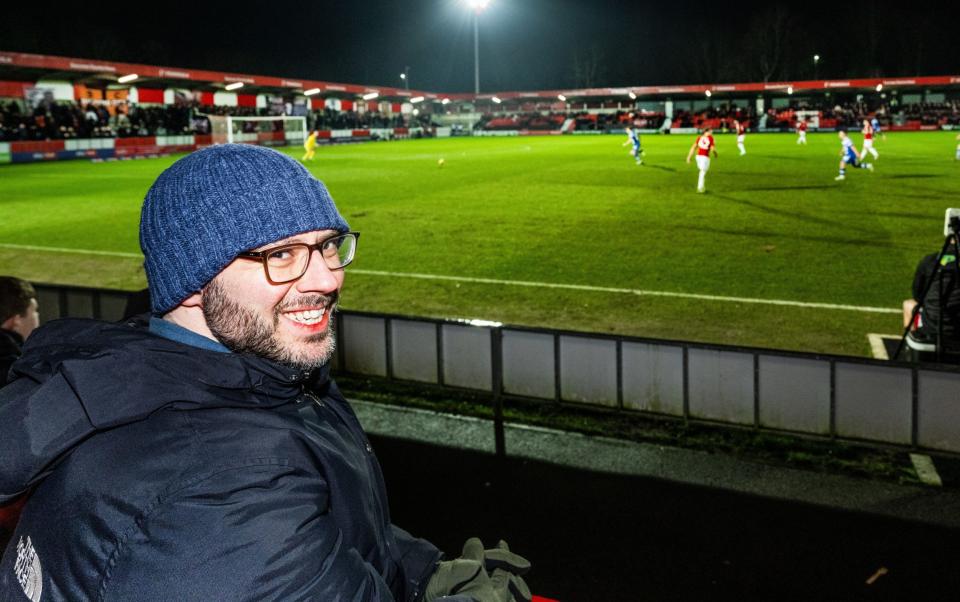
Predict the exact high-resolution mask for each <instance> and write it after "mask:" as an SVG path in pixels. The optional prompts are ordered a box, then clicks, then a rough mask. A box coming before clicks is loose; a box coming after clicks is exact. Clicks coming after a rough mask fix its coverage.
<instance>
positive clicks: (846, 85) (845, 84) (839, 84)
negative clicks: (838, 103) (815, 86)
mask: <svg viewBox="0 0 960 602" xmlns="http://www.w3.org/2000/svg"><path fill="white" fill-rule="evenodd" d="M823 87H824V88H849V87H850V82H823Z"/></svg>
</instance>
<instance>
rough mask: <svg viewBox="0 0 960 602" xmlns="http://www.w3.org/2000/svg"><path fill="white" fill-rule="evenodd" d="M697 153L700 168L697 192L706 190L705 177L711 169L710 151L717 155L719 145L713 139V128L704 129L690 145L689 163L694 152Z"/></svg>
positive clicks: (698, 167)
mask: <svg viewBox="0 0 960 602" xmlns="http://www.w3.org/2000/svg"><path fill="white" fill-rule="evenodd" d="M694 152H696V153H697V169H699V170H700V178H699V179H698V180H697V192H706V188H704V179H706V177H707V171H709V169H710V153H711V152H713V156H714V157H716V156H717V146H716V144H715V143H714V141H713V128H707V129H705V130H703V133H702V134H700V135H699V136H697V141H696V142H694V143H693V146H691V147H690V152H689V153H687V163H689V162H690V159H692V158H693V153H694Z"/></svg>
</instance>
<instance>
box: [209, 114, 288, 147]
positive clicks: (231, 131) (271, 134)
mask: <svg viewBox="0 0 960 602" xmlns="http://www.w3.org/2000/svg"><path fill="white" fill-rule="evenodd" d="M206 117H207V119H209V120H210V133H211V134H212V135H213V142H214V144H222V143H224V142H230V143H233V142H255V143H257V144H262V145H265V146H285V145H287V144H302V143H303V141H304V140H306V139H307V118H306V117H303V116H287V115H272V116H269V117H238V116H234V115H207V116H206Z"/></svg>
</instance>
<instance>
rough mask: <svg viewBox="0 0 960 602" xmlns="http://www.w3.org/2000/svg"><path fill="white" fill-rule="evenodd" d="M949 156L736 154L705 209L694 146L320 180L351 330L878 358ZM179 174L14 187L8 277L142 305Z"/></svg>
mask: <svg viewBox="0 0 960 602" xmlns="http://www.w3.org/2000/svg"><path fill="white" fill-rule="evenodd" d="M954 136H955V135H954V134H953V133H950V132H923V133H893V134H890V135H888V137H887V138H886V139H880V140H878V141H877V144H876V147H877V149H878V151H879V152H880V158H879V160H877V161H876V162H875V163H876V170H875V171H874V172H873V173H869V172H867V171H866V170H860V169H848V170H847V179H846V181H843V182H837V181H834V176H836V175H837V162H838V160H839V149H840V144H839V140H838V139H837V136H836V134H832V133H831V134H826V133H824V134H811V135H809V136H808V139H809V144H808V145H807V146H805V147H804V146H797V145H796V144H795V141H796V137H795V136H794V135H792V134H764V135H761V134H753V135H748V136H747V140H746V147H747V151H748V153H747V155H746V156H742V157H741V156H738V154H737V149H736V144H735V140H734V137H733V136H732V135H720V136H717V148H718V151H719V155H720V156H719V158H716V159H714V160H713V164H712V166H711V170H710V172H709V174H708V176H707V182H706V183H707V193H706V194H697V192H696V182H697V171H696V168H695V166H693V165H688V164H686V163H685V157H686V153H687V150H688V149H689V147H690V145H691V144H692V142H693V138H694V137H693V136H688V135H682V136H681V135H659V136H655V135H646V136H643V147H644V149H645V151H646V156H645V157H644V165H642V166H637V165H635V164H634V163H633V160H632V158H631V157H630V156H629V155H628V153H627V149H626V147H623V146H621V142H623V141H624V140H625V137H621V136H562V137H561V136H531V137H521V138H515V137H511V138H480V139H476V138H472V139H456V138H455V139H443V140H409V141H397V142H377V143H363V144H351V145H340V146H329V147H322V148H318V151H317V155H316V159H315V160H314V161H313V162H311V163H310V164H309V165H308V167H309V169H310V170H311V171H312V172H313V173H314V174H315V175H316V176H317V177H318V178H320V179H321V180H323V181H324V182H325V183H326V184H327V186H328V187H329V189H330V191H331V193H332V195H333V197H334V198H335V199H336V201H337V204H338V205H339V207H340V209H341V211H342V212H343V214H344V215H345V216H346V218H347V220H348V221H349V222H350V225H351V227H352V228H353V229H354V230H358V231H360V232H362V237H361V239H360V245H359V249H358V254H357V259H356V261H355V262H354V264H353V265H352V266H350V267H349V268H347V270H348V273H347V281H346V285H345V287H344V292H343V302H342V303H343V306H344V307H346V308H349V309H354V310H366V311H375V312H384V313H390V314H402V315H410V316H431V317H442V318H466V319H484V320H494V321H499V322H504V323H507V324H513V325H530V326H545V327H551V328H563V329H571V330H583V331H592V332H604V333H619V334H627V335H635V336H646V337H655V338H667V339H678V340H691V341H704V342H712V343H723V344H738V345H750V346H759V347H769V348H777V349H794V350H804V351H816V352H826V353H841V354H853V355H869V354H870V346H869V344H868V339H867V335H868V333H888V334H895V333H898V332H899V331H900V330H901V326H900V324H901V317H900V309H899V308H900V304H901V302H902V300H903V299H905V298H907V297H908V296H909V295H910V285H911V281H912V278H913V271H914V268H915V267H916V264H917V262H918V261H919V260H920V258H921V257H922V256H924V255H926V254H927V253H932V252H935V251H937V250H939V248H940V246H941V244H942V242H943V235H942V227H943V214H944V210H945V208H947V207H950V206H960V177H958V176H960V162H956V161H954V148H955V144H956V143H955V141H954ZM853 138H854V140H855V141H856V142H857V143H858V144H859V142H860V139H861V137H860V135H859V134H854V135H853ZM285 152H287V153H289V154H290V155H291V156H295V157H297V158H298V159H299V156H300V154H301V153H302V150H301V149H299V148H289V149H285ZM176 158H178V157H177V156H172V157H161V158H155V159H142V160H131V161H114V162H103V163H91V162H89V161H79V160H78V161H65V162H50V163H34V164H23V165H5V166H2V167H0V273H4V274H13V275H17V276H20V277H23V278H27V279H30V280H32V281H34V282H41V283H58V284H72V285H80V286H93V287H104V288H121V289H130V290H134V289H139V288H142V287H144V286H145V278H144V275H143V271H142V268H141V266H140V264H141V261H142V258H141V257H140V253H139V244H138V238H137V224H138V221H139V210H140V204H141V202H142V199H143V196H144V194H145V192H146V190H147V189H148V187H149V186H150V184H151V183H152V181H153V180H154V179H155V178H156V176H157V175H158V174H159V173H160V172H161V171H162V170H163V169H165V168H166V167H167V166H169V165H170V164H171V163H172V162H173V161H174V160H176ZM440 159H443V160H444V161H443V164H442V165H440V164H439V160H440ZM41 311H42V308H41Z"/></svg>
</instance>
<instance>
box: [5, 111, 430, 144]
mask: <svg viewBox="0 0 960 602" xmlns="http://www.w3.org/2000/svg"><path fill="white" fill-rule="evenodd" d="M282 114H283V109H277V108H260V109H256V108H253V107H226V106H201V105H199V104H198V103H197V102H195V101H190V102H181V103H177V104H174V105H162V106H161V105H137V104H130V103H125V102H124V103H116V104H113V105H108V104H105V103H93V102H91V103H76V102H42V103H40V104H39V105H38V106H37V107H36V108H29V107H26V106H25V104H23V103H20V102H16V101H9V102H6V103H2V102H0V142H14V141H40V140H64V139H71V138H128V137H135V136H175V135H189V134H209V133H211V131H212V127H211V124H210V120H209V119H208V118H207V117H206V115H236V116H270V115H282ZM268 123H269V122H268ZM431 125H432V123H431V116H430V114H428V113H420V114H418V115H408V116H404V115H387V114H383V113H372V112H367V113H357V112H354V111H333V110H331V109H324V110H322V111H313V112H311V113H309V114H308V115H307V127H308V128H310V129H322V130H325V129H367V128H379V127H382V128H392V127H431ZM263 127H265V126H264V124H262V123H260V124H258V123H254V122H246V123H244V124H243V125H242V128H243V130H244V131H248V132H255V131H258V129H262V128H263ZM266 127H274V128H277V129H280V128H282V127H283V126H282V124H281V123H280V122H273V123H271V125H270V126H266Z"/></svg>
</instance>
